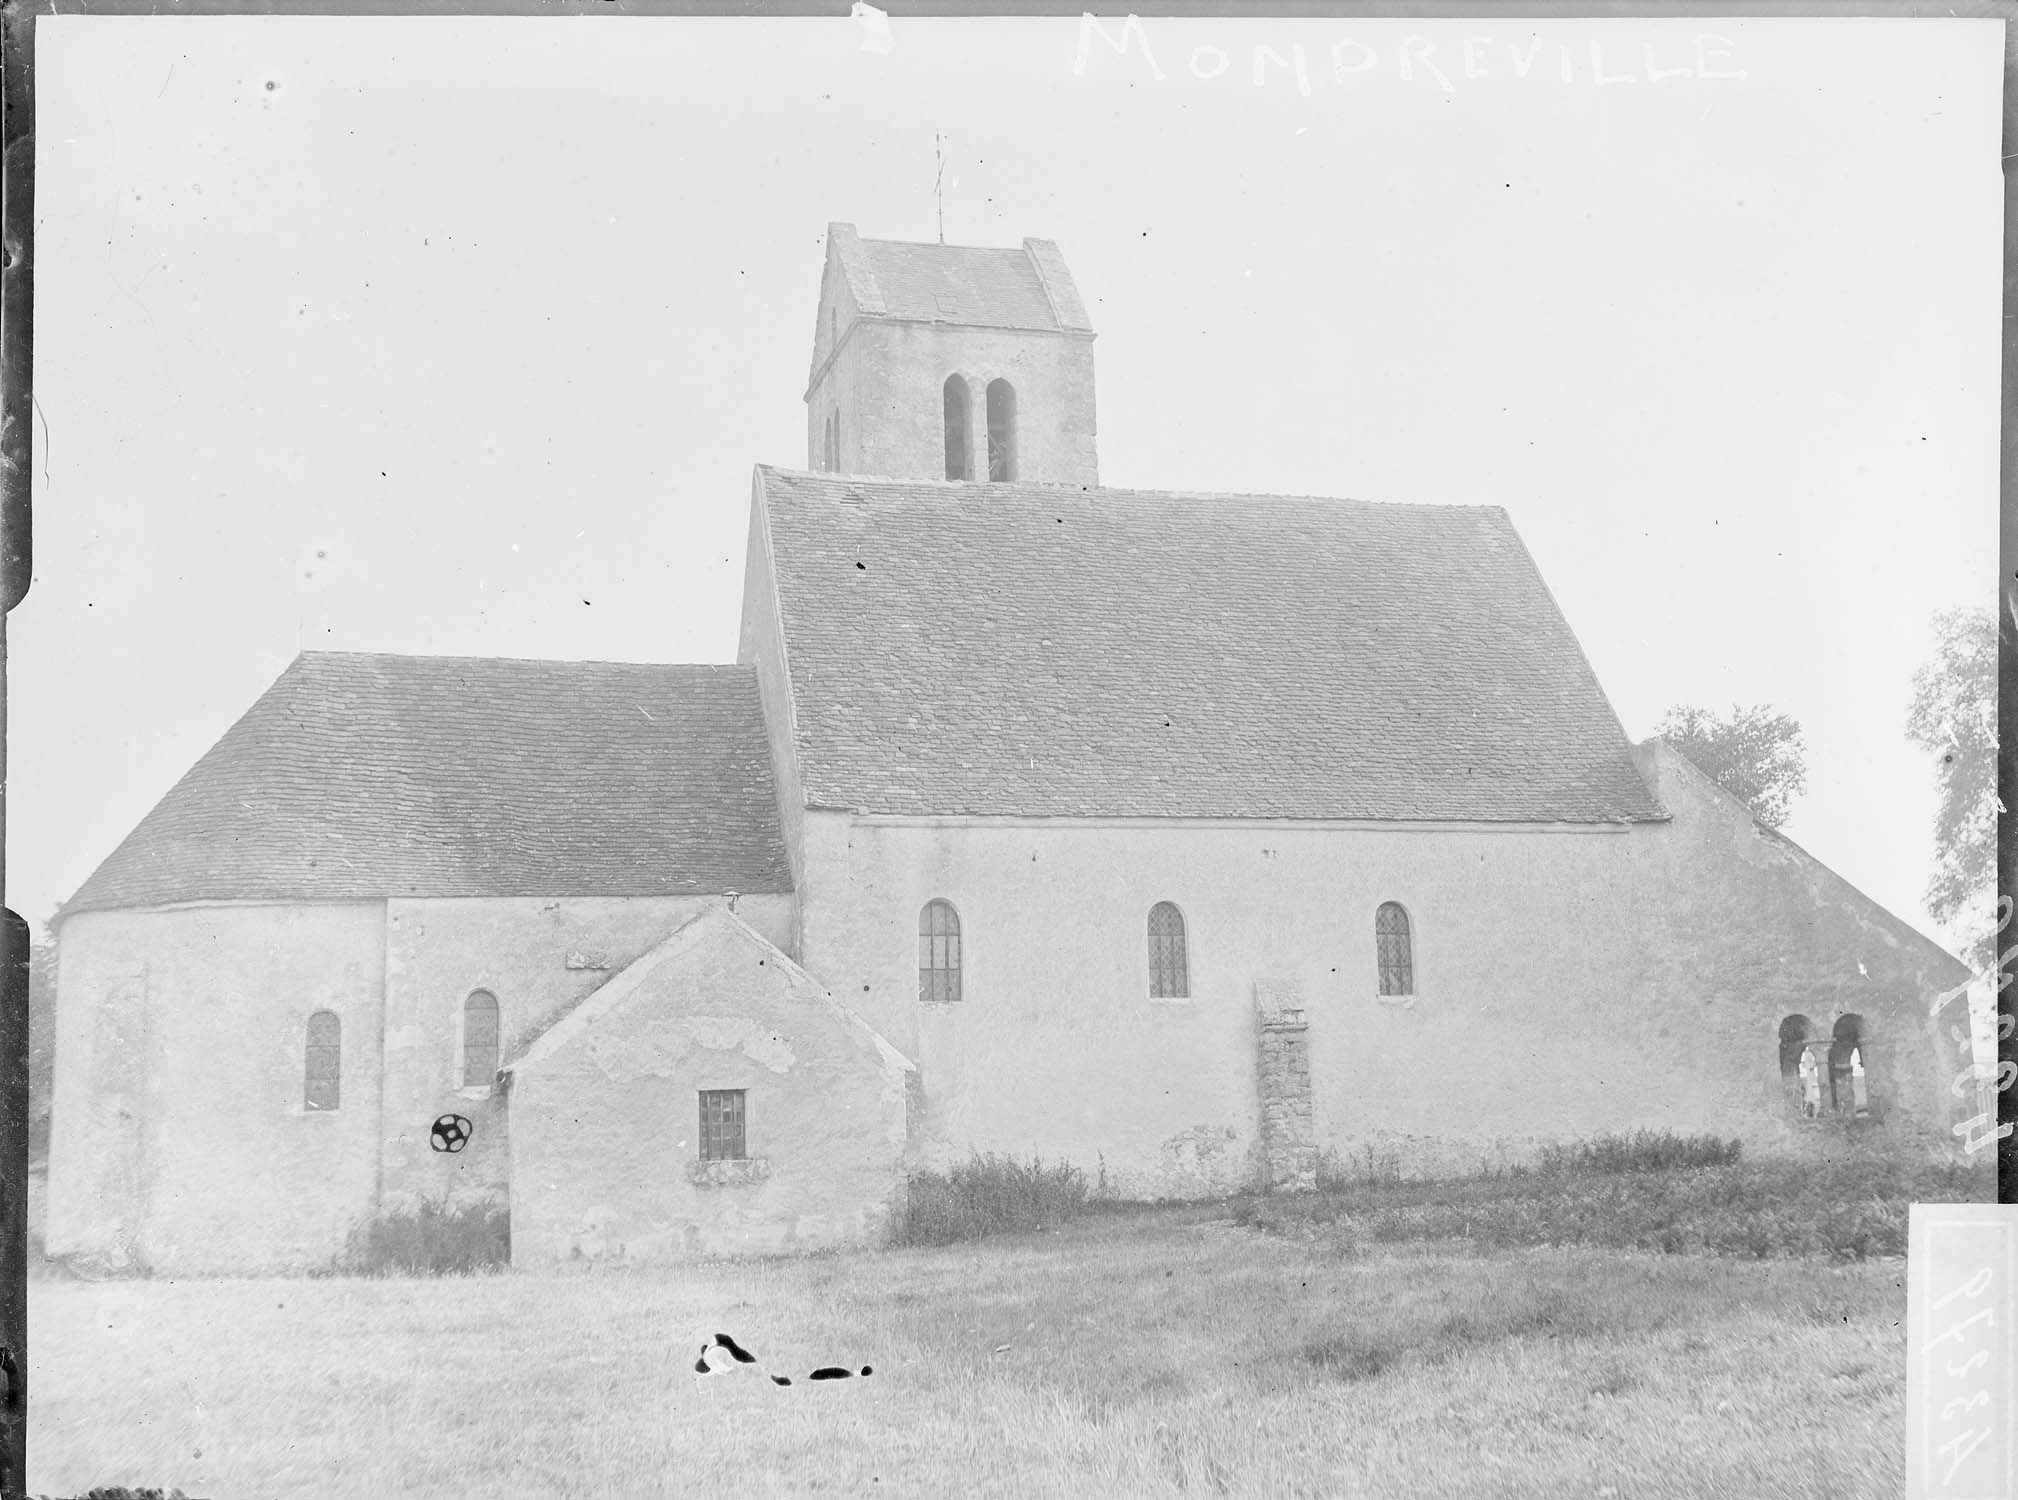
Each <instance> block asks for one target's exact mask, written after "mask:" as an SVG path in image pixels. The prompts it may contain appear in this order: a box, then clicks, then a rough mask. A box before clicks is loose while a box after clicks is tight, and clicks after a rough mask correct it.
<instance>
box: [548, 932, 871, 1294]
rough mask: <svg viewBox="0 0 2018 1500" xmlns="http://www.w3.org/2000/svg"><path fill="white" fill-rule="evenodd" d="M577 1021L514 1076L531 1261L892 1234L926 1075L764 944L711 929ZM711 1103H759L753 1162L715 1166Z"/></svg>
mask: <svg viewBox="0 0 2018 1500" xmlns="http://www.w3.org/2000/svg"><path fill="white" fill-rule="evenodd" d="M613 997H614V998H613ZM561 1026H562V1027H568V1028H570V1029H569V1030H568V1031H567V1032H566V1033H565V1034H564V1033H563V1032H562V1031H561V1029H560V1028H556V1030H555V1032H554V1033H553V1034H552V1037H551V1040H545V1039H543V1041H542V1042H540V1043H536V1044H535V1046H534V1049H533V1050H532V1052H531V1053H529V1054H528V1056H527V1057H526V1058H525V1059H524V1060H523V1061H522V1062H520V1063H519V1064H517V1065H516V1066H515V1067H513V1069H512V1070H511V1082H510V1085H509V1094H510V1108H511V1111H512V1124H513V1128H512V1134H511V1155H512V1179H513V1182H514V1184H515V1192H514V1202H513V1207H512V1261H513V1264H514V1265H553V1264H561V1263H587V1264H638V1263H644V1262H663V1261H680V1260H688V1259H692V1258H695V1257H698V1256H712V1255H731V1254H743V1253H753V1252H775V1251H787V1250H799V1249H812V1248H818V1247H822V1246H829V1245H843V1244H863V1243H873V1242H875V1241H876V1240H877V1239H878V1237H879V1236H880V1235H881V1234H882V1232H883V1229H884V1226H885V1224H886V1223H887V1221H888V1216H889V1213H890V1211H891V1207H892V1205H893V1203H894V1202H895V1199H896V1195H897V1193H898V1191H899V1189H900V1183H901V1176H902V1167H903V1158H904V1144H905V1094H906V1088H907V1076H908V1074H909V1073H910V1071H911V1070H910V1067H909V1064H908V1063H907V1062H906V1061H905V1060H904V1059H903V1058H902V1057H900V1056H899V1055H898V1054H897V1053H896V1052H895V1051H894V1050H892V1049H891V1048H890V1047H889V1046H888V1045H887V1044H885V1043H883V1042H882V1041H881V1040H880V1039H878V1038H877V1037H876V1036H875V1035H874V1034H873V1033H872V1032H871V1031H870V1029H869V1028H868V1027H867V1026H865V1025H863V1024H862V1022H861V1021H860V1020H859V1019H858V1018H855V1017H853V1016H851V1015H849V1014H848V1012H847V1011H846V1010H845V1009H844V1008H842V1007H841V1006H839V1005H838V1004H836V1003H835V1002H834V1001H833V1000H832V999H830V998H829V997H828V995H827V993H826V991H825V989H824V988H823V987H822V986H821V985H820V984H819V983H818V981H816V980H814V979H813V978H811V977H810V976H809V975H807V974H806V973H805V972H804V971H803V970H801V969H800V968H799V967H798V966H797V965H796V964H794V963H792V962H791V960H790V959H789V958H787V957H786V956H785V955H784V954H783V953H782V952H781V951H780V950H779V949H778V948H777V947H775V946H774V945H772V944H771V943H769V942H767V941H766V940H765V939H764V938H763V937H762V936H761V935H760V934H758V933H757V932H756V931H755V930H754V929H752V928H750V927H748V926H745V925H743V924H742V923H740V922H737V921H736V920H735V919H734V918H733V917H730V916H728V915H727V914H726V913H724V912H719V911H718V912H714V913H711V914H709V915H707V916H704V917H701V918H698V919H696V920H695V921H694V922H692V923H690V924H689V925H687V926H686V927H683V928H682V929H680V930H679V931H678V932H677V933H676V934H675V935H674V936H673V937H672V938H671V939H669V940H668V941H667V942H666V943H665V944H663V945H661V946H660V947H658V948H656V949H654V950H653V951H652V952H651V953H649V954H647V955H646V956H645V957H644V958H642V959H640V960H639V961H638V963H637V964H635V965H634V966H633V968H632V969H631V970H628V971H626V973H625V974H624V975H623V976H620V979H619V981H617V982H613V984H612V986H611V995H610V996H606V997H604V998H603V999H602V1000H598V1001H595V1002H591V1004H590V1005H589V1006H584V1007H583V1008H582V1010H581V1011H580V1012H578V1013H577V1016H575V1017H570V1018H569V1019H568V1020H567V1021H563V1022H562V1023H561ZM704 1089H743V1090H747V1101H746V1116H745V1120H746V1132H747V1148H748V1158H749V1159H748V1160H747V1161H743V1162H719V1163H712V1164H702V1163H701V1162H700V1161H699V1139H698V1137H699V1095H700V1092H701V1091H702V1090H704Z"/></svg>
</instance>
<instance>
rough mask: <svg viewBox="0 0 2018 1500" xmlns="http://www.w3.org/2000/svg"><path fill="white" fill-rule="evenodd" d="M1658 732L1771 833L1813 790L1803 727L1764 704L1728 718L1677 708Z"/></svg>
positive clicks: (1734, 710)
mask: <svg viewBox="0 0 2018 1500" xmlns="http://www.w3.org/2000/svg"><path fill="white" fill-rule="evenodd" d="M1654 732H1655V733H1656V734H1658V735H1659V736H1660V737H1661V738H1662V739H1664V740H1666V741H1667V742H1668V743H1669V744H1670V745H1673V746H1674V747H1675V748H1676V749H1677V750H1679V751H1681V752H1682V754H1684V755H1686V756H1687V757H1688V758H1689V760H1690V761H1691V762H1692V763H1693V764H1694V765H1695V767H1696V769H1697V770H1699V771H1701V772H1702V773H1703V774H1704V775H1705V776H1707V777H1709V778H1710V780H1712V781H1714V782H1715V783H1716V784H1717V785H1718V786H1720V787H1722V788H1723V789H1724V790H1725V791H1727V792H1729V793H1730V794H1731V795H1732V796H1733V797H1736V798H1737V799H1738V800H1739V801H1740V802H1742V803H1744V804H1745V806H1746V807H1747V808H1749V809H1750V810H1751V813H1752V816H1753V817H1755V818H1757V819H1758V820H1759V821H1760V822H1761V823H1763V824H1764V825H1765V826H1766V827H1768V828H1778V827H1779V826H1780V825H1781V824H1782V823H1784V822H1786V821H1787V814H1788V812H1789V810H1790V809H1791V807H1792V804H1793V801H1794V798H1796V797H1798V796H1799V795H1800V794H1801V792H1802V790H1803V789H1804V788H1805V787H1806V786H1807V784H1808V768H1807V765H1806V763H1805V757H1806V754H1807V747H1806V746H1805V745H1804V744H1803V743H1802V741H1801V726H1800V725H1799V724H1797V723H1795V722H1794V720H1792V719H1790V718H1788V717H1787V715H1785V714H1780V713H1774V712H1773V711H1772V710H1771V709H1770V708H1767V707H1765V706H1764V705H1763V704H1761V705H1759V706H1758V707H1755V708H1739V707H1737V706H1736V705H1733V706H1732V708H1731V712H1730V714H1729V715H1728V716H1719V715H1717V714H1714V713H1712V712H1710V710H1708V709H1707V708H1688V707H1685V706H1683V705H1681V704H1676V705H1675V706H1674V707H1673V708H1671V709H1669V710H1668V716H1667V717H1666V718H1665V719H1663V720H1661V723H1660V727H1659V728H1658V729H1656V730H1655V731H1654Z"/></svg>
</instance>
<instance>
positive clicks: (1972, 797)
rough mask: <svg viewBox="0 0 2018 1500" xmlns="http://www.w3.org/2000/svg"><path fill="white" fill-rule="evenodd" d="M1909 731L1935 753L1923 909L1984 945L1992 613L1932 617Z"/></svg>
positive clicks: (1992, 806)
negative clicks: (1936, 798)
mask: <svg viewBox="0 0 2018 1500" xmlns="http://www.w3.org/2000/svg"><path fill="white" fill-rule="evenodd" d="M1906 736H1907V738H1908V739H1910V740H1912V742H1913V743H1914V744H1916V745H1918V746H1919V747H1920V748H1921V749H1922V750H1925V751H1926V752H1927V753H1928V754H1929V755H1931V756H1933V757H1934V781H1935V785H1936V786H1937V787H1938V789H1939V791H1940V796H1941V802H1940V808H1939V810H1938V811H1937V812H1936V813H1935V815H1934V878H1933V879H1932V880H1931V881H1930V882H1929V883H1928V886H1927V910H1928V911H1929V912H1931V913H1932V914H1933V915H1934V918H1935V920H1937V921H1939V922H1941V923H1943V924H1944V925H1945V924H1954V923H1956V922H1958V921H1966V922H1967V924H1968V926H1969V927H1970V929H1971V931H1970V932H1969V934H1968V936H1969V946H1970V948H1971V949H1972V951H1973V950H1977V949H1987V948H1988V947H1990V946H1992V945H1993V942H1994V940H1993V939H1992V938H1991V936H1990V934H1989V930H1988V929H1989V927H1990V925H1991V918H1990V915H1989V914H1990V912H1991V909H1992V905H1993V903H1994V902H1995V899H1996V890H1997V813H1998V802H1997V617H1996V616H1995V615H1994V614H1993V613H1991V612H1990V611H1989V610H1983V609H1950V610H1943V611H1942V612H1941V613H1940V614H1938V615H1936V616H1935V617H1934V654H1933V655H1932V656H1931V657H1929V658H1928V659H1927V660H1926V661H1925V662H1923V663H1922V664H1921V666H1920V669H1919V670H1918V671H1917V672H1915V673H1914V674H1913V701H1912V705H1911V707H1910V708H1909V709H1908V710H1907V714H1906Z"/></svg>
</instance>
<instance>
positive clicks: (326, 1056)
mask: <svg viewBox="0 0 2018 1500" xmlns="http://www.w3.org/2000/svg"><path fill="white" fill-rule="evenodd" d="M342 1102H343V1023H342V1022H341V1021H339V1020H338V1019H337V1017H336V1012H335V1011H333V1010H319V1011H317V1012H316V1013H315V1014H314V1015H312V1016H310V1017H309V1018H308V1047H307V1049H306V1054H305V1056H304V1059H303V1063H302V1097H301V1103H302V1108H304V1109H335V1108H336V1107H337V1106H338V1105H339V1104H341V1103H342Z"/></svg>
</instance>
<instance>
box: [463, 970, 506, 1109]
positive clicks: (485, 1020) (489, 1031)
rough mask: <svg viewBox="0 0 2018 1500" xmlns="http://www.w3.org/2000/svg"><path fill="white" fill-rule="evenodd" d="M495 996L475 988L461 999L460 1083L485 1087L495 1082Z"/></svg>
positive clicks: (496, 1037) (496, 1033)
mask: <svg viewBox="0 0 2018 1500" xmlns="http://www.w3.org/2000/svg"><path fill="white" fill-rule="evenodd" d="M497 1061H498V1020H497V996H495V995H493V994H492V993H491V992H490V991H489V990H478V991H477V992H476V993H475V994H473V995H471V996H470V997H469V999H467V1000H465V1001H463V1003H462V1086H463V1087H464V1088H466V1089H474V1088H488V1087H490V1085H492V1084H493V1083H496V1082H497Z"/></svg>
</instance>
